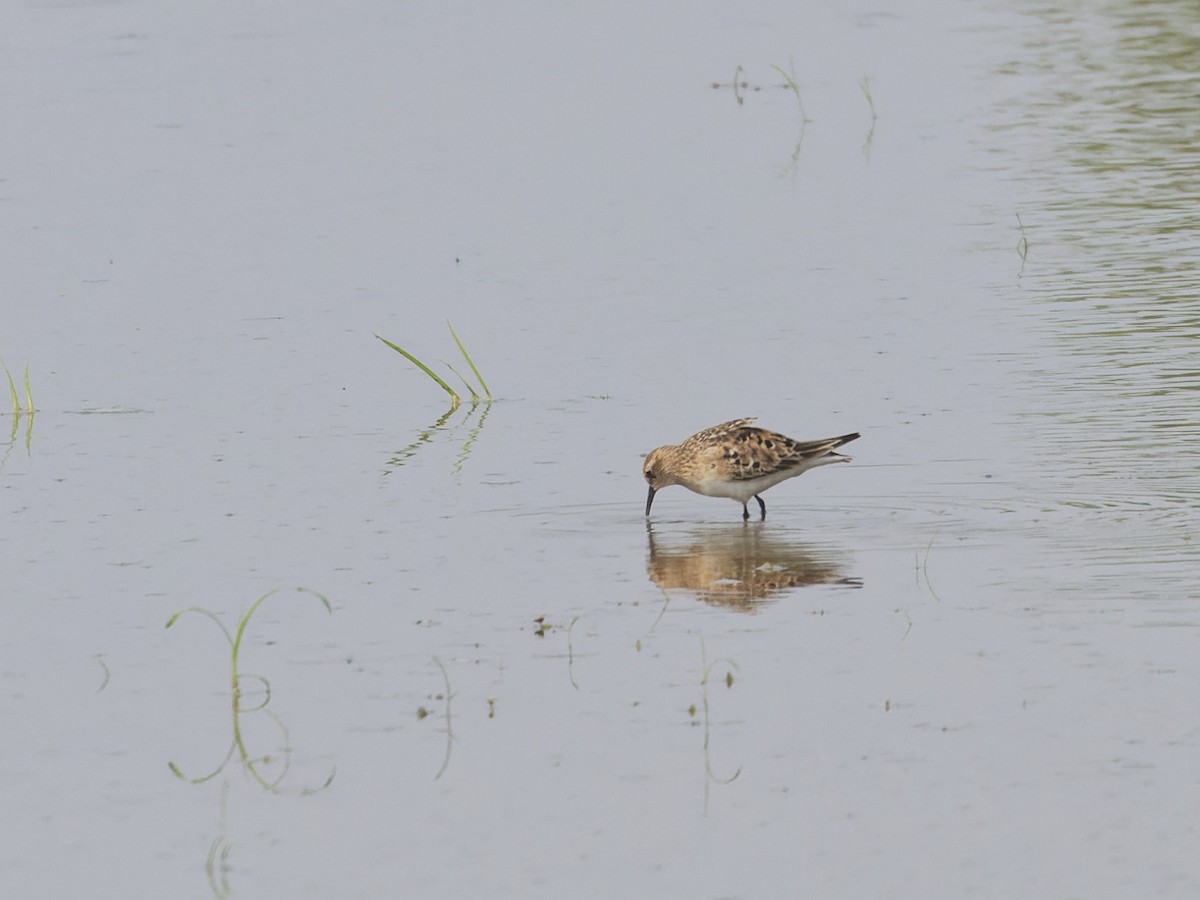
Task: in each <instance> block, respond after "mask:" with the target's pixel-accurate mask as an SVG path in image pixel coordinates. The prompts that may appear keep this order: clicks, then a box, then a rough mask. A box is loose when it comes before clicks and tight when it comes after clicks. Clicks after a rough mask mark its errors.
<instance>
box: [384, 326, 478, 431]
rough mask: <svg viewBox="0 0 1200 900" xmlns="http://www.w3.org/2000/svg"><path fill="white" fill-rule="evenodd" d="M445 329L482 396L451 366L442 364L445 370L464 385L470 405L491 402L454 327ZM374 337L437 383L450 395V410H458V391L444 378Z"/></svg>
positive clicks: (460, 399) (394, 345)
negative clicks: (473, 375) (485, 401)
mask: <svg viewBox="0 0 1200 900" xmlns="http://www.w3.org/2000/svg"><path fill="white" fill-rule="evenodd" d="M446 327H447V328H449V329H450V336H451V337H453V338H454V343H455V344H457V345H458V351H459V353H461V354H462V356H463V359H465V360H466V361H467V365H468V366H470V367H471V371H472V372H474V373H475V377H476V378H477V379H478V380H479V384H480V386H481V387H482V389H483V396H480V394H479V391H477V390H475V386H474V385H472V384H471V382H469V381H468V380H467V379H466V378H464V377H463V376H462V375H461V374H460V373H459V372H458V371H457V370H456V369H455V368H454V367H453V366H452V365H450V364H449V363H443V364H444V365H445V366H446V368H447V369H449V370H450V371H451V372H453V373H454V374H455V375H457V376H458V378H459V379H461V381H462V383H463V384H464V385H466V388H467V390H468V391H469V392H470V394H471V403H472V404H476V403H479V402H480V401H481V400H483V399H485V398H486V399H487V402H489V403H490V402H491V401H492V391H491V389H490V388H489V387H488V385H487V382H486V381H484V380H483V375H482V374H480V372H479V368H478V367H477V366H476V365H475V361H474V360H473V359H471V355H470V354H469V353H467V348H466V347H464V346H463V342H462V341H461V340H460V339H459V337H458V333H457V332H456V331H455V330H454V326H453V325H451V324H450V323H449V322H447V323H446ZM375 337H377V338H379V340H381V341H383V343H385V344H387V345H388V346H389V347H391V348H392V349H393V350H395V351H396V352H397V353H399V354H400V355H401V356H403V357H404V358H405V359H407V360H408V361H409V362H411V363H412V364H413V365H415V366H416V367H417V368H418V369H420V370H421V371H422V372H424V373H425V374H426V375H428V376H429V377H430V378H432V379H433V380H434V381H435V382H437V385H438V387H440V388H441V389H442V390H443V391H445V392H446V393H447V394H449V395H450V408H451V409H452V410H454V409H457V408H458V404H459V403H461V402H462V397H461V396H460V395H459V393H458V391H456V390H455V389H454V388H452V387H451V386H450V385H449V384H447V383H446V380H445V379H444V378H442V377H441V376H440V375H438V374H437V373H436V372H435V371H433V369H431V368H429V366H427V365H425V363H423V362H421V360H419V359H417V358H416V357H415V356H413V354H411V353H409V352H408V351H407V350H405V349H404V348H403V347H401V346H400V345H399V344H395V343H392V342H391V341H389V340H388V339H387V338H385V337H383V336H382V335H378V334H377V335H375Z"/></svg>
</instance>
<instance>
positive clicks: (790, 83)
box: [771, 56, 811, 122]
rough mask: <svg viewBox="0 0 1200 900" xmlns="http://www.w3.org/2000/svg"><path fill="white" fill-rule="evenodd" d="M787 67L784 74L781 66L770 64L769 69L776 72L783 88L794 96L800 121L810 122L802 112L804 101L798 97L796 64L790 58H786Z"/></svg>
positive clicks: (798, 87) (798, 83) (798, 82)
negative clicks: (782, 83) (781, 80)
mask: <svg viewBox="0 0 1200 900" xmlns="http://www.w3.org/2000/svg"><path fill="white" fill-rule="evenodd" d="M788 67H789V69H790V71H788V72H785V71H784V70H783V66H777V65H775V64H774V63H771V68H772V69H774V70H775V71H776V72H778V73H779V76H780V77H781V78H782V79H783V81H784V87H786V88H787V89H788V90H790V91H791V92H792V93H793V94H795V95H796V104H797V105H798V106H799V107H800V120H801V121H802V122H808V121H811V120H810V119H809V118H808V113H806V112H805V111H804V99H803V98H802V97H801V96H800V80H799V79H798V78H797V77H796V63H795V61H794V60H793V59H792V58H791V57H790V56H789V57H788Z"/></svg>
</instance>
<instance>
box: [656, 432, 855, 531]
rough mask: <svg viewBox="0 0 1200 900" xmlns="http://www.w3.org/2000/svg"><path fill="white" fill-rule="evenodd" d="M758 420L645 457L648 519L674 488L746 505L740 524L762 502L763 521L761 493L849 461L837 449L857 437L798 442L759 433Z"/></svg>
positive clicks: (699, 435)
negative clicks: (659, 496)
mask: <svg viewBox="0 0 1200 900" xmlns="http://www.w3.org/2000/svg"><path fill="white" fill-rule="evenodd" d="M753 421H754V419H733V420H732V421H729V422H725V423H723V424H721V425H714V426H713V427H712V428H706V429H704V431H701V432H698V433H696V434H693V435H692V436H691V437H690V438H688V439H687V440H686V441H684V442H683V443H682V444H667V445H666V446H664V447H659V448H658V449H657V450H651V451H650V453H649V454H647V456H646V463H645V465H644V466H643V467H642V474H643V475H645V476H646V483H647V484H648V485H650V493H649V494H648V495H647V497H646V515H647V516H649V515H650V505H651V504H652V503H653V502H654V495H655V493H657V492H658V491H660V490H662V489H663V488H665V487H667V485H671V484H682V485H683V486H684V487H685V488H687V489H688V490H689V491H695V492H696V493H697V494H704V495H705V496H707V497H728V498H729V499H731V500H736V501H737V502H738V503H740V504H742V518H743V519H749V518H750V510H749V509H747V508H746V504H747V503H748V502H749V500H750V498H751V497H753V498H754V499H755V500H757V501H758V508H759V509H760V510H761V511H762V518H763V519H764V520H765V519H766V518H767V504H765V503H764V502H763V498H762V497H760V496H759V494H760V493H762V492H763V491H765V490H766V489H767V488H769V487H774V486H775V485H777V484H779V482H781V481H787V479H789V478H795V477H796V476H797V475H800V474H802V473H804V472H807V471H808V470H809V469H813V468H816V467H817V466H824V465H827V464H829V463H835V462H849V461H850V457H848V456H842V455H841V454H840V453H834V452H833V451H834V449H836V448H837V447H840V446H842V444H848V443H850V441H852V440H854V439H855V438H857V437H859V434H858V432H854V433H853V434H843V435H841V436H839V437H832V438H825V439H824V440H821V441H796V440H792V438H790V437H785V436H784V435H782V434H776V433H775V432H773V431H767V430H766V429H763V428H756V427H754V426H753V425H752V424H751V423H752V422H753Z"/></svg>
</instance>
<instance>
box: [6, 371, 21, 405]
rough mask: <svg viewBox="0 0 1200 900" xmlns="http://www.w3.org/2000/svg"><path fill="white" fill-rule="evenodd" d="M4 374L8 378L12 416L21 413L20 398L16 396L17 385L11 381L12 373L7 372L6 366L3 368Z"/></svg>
mask: <svg viewBox="0 0 1200 900" xmlns="http://www.w3.org/2000/svg"><path fill="white" fill-rule="evenodd" d="M4 374H5V375H7V376H8V392H9V393H10V394H12V404H13V414H14V415H15V414H16V413H19V412H20V411H21V398H20V397H18V396H17V385H16V382H14V381H13V377H12V372H10V371H8V366H5V367H4Z"/></svg>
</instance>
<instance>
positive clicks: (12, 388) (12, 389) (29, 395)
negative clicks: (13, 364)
mask: <svg viewBox="0 0 1200 900" xmlns="http://www.w3.org/2000/svg"><path fill="white" fill-rule="evenodd" d="M0 365H3V366H4V374H5V375H6V376H7V377H8V393H9V395H10V396H11V397H12V406H13V415H19V414H20V413H22V412H27V413H30V414H32V413H33V390H32V388H31V387H30V386H29V365H28V363H27V364H26V365H25V406H24V408H22V406H21V396H20V394H18V393H17V383H16V381H15V380H14V379H13V376H12V372H11V371H10V370H9V368H8V365H7V364H6V363H3V362H0Z"/></svg>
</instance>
